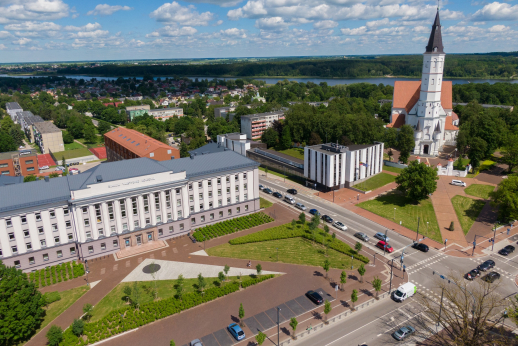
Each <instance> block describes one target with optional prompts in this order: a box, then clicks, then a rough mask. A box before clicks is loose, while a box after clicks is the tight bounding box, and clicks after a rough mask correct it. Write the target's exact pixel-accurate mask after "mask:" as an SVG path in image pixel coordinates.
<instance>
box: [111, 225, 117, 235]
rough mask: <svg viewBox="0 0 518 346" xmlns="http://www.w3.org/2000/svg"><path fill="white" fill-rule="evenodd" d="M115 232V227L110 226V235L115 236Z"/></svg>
mask: <svg viewBox="0 0 518 346" xmlns="http://www.w3.org/2000/svg"><path fill="white" fill-rule="evenodd" d="M115 233H117V231H116V230H115V226H110V234H115Z"/></svg>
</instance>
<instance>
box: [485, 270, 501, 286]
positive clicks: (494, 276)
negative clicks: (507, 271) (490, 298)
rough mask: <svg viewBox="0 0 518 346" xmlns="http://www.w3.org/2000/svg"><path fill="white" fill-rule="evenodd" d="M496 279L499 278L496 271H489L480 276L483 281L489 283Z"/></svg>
mask: <svg viewBox="0 0 518 346" xmlns="http://www.w3.org/2000/svg"><path fill="white" fill-rule="evenodd" d="M498 279H500V274H498V273H497V272H491V273H489V274H487V275H485V276H483V277H482V280H484V281H485V282H489V283H491V284H492V283H493V282H495V280H498Z"/></svg>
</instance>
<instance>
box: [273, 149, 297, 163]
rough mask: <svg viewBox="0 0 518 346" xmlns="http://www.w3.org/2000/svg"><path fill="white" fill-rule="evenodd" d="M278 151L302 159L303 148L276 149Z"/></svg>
mask: <svg viewBox="0 0 518 346" xmlns="http://www.w3.org/2000/svg"><path fill="white" fill-rule="evenodd" d="M277 151H278V152H279V153H283V154H286V155H289V156H293V157H294V158H296V159H300V160H304V149H303V148H290V149H286V150H277Z"/></svg>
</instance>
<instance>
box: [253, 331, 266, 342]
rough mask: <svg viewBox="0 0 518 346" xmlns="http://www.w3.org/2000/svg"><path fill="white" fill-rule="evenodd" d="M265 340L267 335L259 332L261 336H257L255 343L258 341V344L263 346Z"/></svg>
mask: <svg viewBox="0 0 518 346" xmlns="http://www.w3.org/2000/svg"><path fill="white" fill-rule="evenodd" d="M265 340H266V334H264V333H263V332H261V331H259V334H257V335H256V336H255V341H257V343H258V344H259V345H262V344H263V343H264V341H265Z"/></svg>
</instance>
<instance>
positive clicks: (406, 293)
mask: <svg viewBox="0 0 518 346" xmlns="http://www.w3.org/2000/svg"><path fill="white" fill-rule="evenodd" d="M416 292H417V287H416V285H414V284H413V283H411V282H407V283H406V284H403V285H401V286H399V288H398V289H397V290H396V291H395V292H394V300H395V301H399V302H402V301H403V300H405V299H407V298H409V297H412V296H413V295H414V294H415V293H416Z"/></svg>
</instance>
